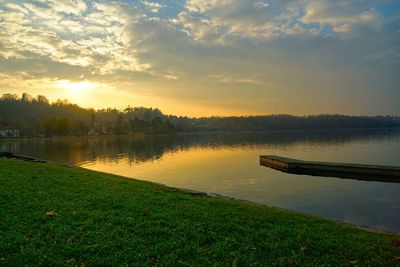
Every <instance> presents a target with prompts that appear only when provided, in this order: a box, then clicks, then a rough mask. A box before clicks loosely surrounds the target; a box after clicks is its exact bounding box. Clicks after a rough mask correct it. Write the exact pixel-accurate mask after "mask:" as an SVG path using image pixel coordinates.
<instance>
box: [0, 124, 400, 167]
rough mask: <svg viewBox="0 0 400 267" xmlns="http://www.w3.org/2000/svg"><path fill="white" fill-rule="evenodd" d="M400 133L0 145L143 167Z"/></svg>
mask: <svg viewBox="0 0 400 267" xmlns="http://www.w3.org/2000/svg"><path fill="white" fill-rule="evenodd" d="M399 136H400V129H354V130H330V131H298V132H268V133H262V132H257V133H234V134H231V133H212V134H208V133H207V134H178V135H155V136H119V137H117V136H103V137H76V138H74V137H67V138H53V139H14V140H3V141H1V140H0V149H1V151H9V150H11V151H12V152H14V153H16V154H22V155H27V156H33V157H38V158H42V159H47V160H50V161H55V162H62V163H66V164H71V165H76V164H79V163H82V162H90V161H94V160H104V161H116V160H120V159H127V160H128V161H130V162H132V163H133V162H145V161H153V160H157V159H160V158H161V157H162V156H163V155H164V154H165V153H167V152H176V151H180V150H190V149H194V148H208V149H221V148H242V149H254V148H256V147H260V146H262V147H271V148H277V147H280V148H289V147H290V146H294V145H302V144H307V145H313V146H317V147H318V146H319V145H321V146H322V145H323V146H327V145H335V146H342V145H346V144H348V143H351V142H358V141H361V142H366V141H367V142H368V141H374V140H384V139H387V140H391V139H393V138H399Z"/></svg>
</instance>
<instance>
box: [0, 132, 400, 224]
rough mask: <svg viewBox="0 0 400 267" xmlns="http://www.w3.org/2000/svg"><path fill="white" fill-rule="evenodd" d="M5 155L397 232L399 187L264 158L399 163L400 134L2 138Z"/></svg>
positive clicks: (304, 133)
mask: <svg viewBox="0 0 400 267" xmlns="http://www.w3.org/2000/svg"><path fill="white" fill-rule="evenodd" d="M0 148H1V150H2V151H4V150H6V151H8V150H11V151H12V152H14V153H16V154H22V155H27V156H33V157H38V158H42V159H46V160H50V161H54V162H59V163H64V164H68V165H73V166H80V167H84V168H88V169H92V170H98V171H103V172H109V173H113V174H118V175H123V176H127V177H132V178H137V179H142V180H148V181H153V182H158V183H163V184H166V185H169V186H173V187H180V188H189V189H194V190H199V191H207V192H214V193H218V194H221V195H225V196H230V197H234V198H239V199H245V200H250V201H254V202H258V203H263V204H267V205H269V206H276V207H280V208H285V209H290V210H295V211H300V212H303V213H307V214H313V215H317V216H322V217H325V218H329V219H333V220H338V221H342V222H347V223H351V224H358V225H364V226H370V227H375V228H378V229H382V230H388V231H395V232H400V184H395V183H382V182H366V181H357V180H348V179H339V178H330V177H315V176H307V175H293V174H287V173H282V172H279V171H276V170H272V169H269V168H266V167H263V166H260V165H259V156H260V155H265V154H272V155H280V156H286V157H291V158H297V159H303V160H316V161H336V162H348V163H365V164H383V165H395V166H396V165H397V166H400V129H353V130H334V131H297V132H268V133H260V132H258V133H213V134H210V133H207V134H178V135H159V136H131V137H129V136H119V137H117V136H102V137H68V138H51V139H14V140H0Z"/></svg>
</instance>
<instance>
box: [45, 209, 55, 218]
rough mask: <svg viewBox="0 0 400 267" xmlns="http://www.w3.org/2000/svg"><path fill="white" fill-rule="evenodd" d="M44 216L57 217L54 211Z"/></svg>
mask: <svg viewBox="0 0 400 267" xmlns="http://www.w3.org/2000/svg"><path fill="white" fill-rule="evenodd" d="M46 216H47V217H54V216H57V212H56V211H54V210H50V211H48V212H46Z"/></svg>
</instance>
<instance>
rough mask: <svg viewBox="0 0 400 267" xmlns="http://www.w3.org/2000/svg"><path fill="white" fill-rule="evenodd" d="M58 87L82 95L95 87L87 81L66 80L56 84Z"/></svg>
mask: <svg viewBox="0 0 400 267" xmlns="http://www.w3.org/2000/svg"><path fill="white" fill-rule="evenodd" d="M58 85H59V87H61V88H64V89H67V90H69V91H71V92H74V93H84V92H86V91H88V90H90V89H91V88H93V87H95V84H94V83H92V82H89V81H81V82H71V81H68V80H61V81H59V82H58Z"/></svg>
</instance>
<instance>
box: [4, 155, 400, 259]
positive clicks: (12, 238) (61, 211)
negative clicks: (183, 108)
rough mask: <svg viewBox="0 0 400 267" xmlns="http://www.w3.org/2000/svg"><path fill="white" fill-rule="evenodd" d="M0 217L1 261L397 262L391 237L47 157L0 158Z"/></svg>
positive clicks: (398, 250)
mask: <svg viewBox="0 0 400 267" xmlns="http://www.w3.org/2000/svg"><path fill="white" fill-rule="evenodd" d="M0 215H1V216H0V265H4V266H18V265H51V266H54V265H71V266H73V265H75V266H96V265H102V266H104V265H107V266H121V265H148V266H151V265H159V266H165V265H168V266H186V265H203V266H209V265H218V266H220V265H222V266H231V265H237V266H248V265H252V266H271V265H272V266H287V265H300V266H320V265H323V266H399V265H400V247H398V246H397V245H398V244H397V243H396V239H399V236H398V235H391V234H378V233H372V232H367V231H363V230H360V229H356V228H354V227H348V226H344V225H340V224H336V223H333V222H330V221H327V220H323V219H319V218H314V217H309V216H304V215H300V214H296V213H292V212H288V211H283V210H280V209H275V208H269V207H265V206H261V205H255V204H251V203H245V202H242V201H237V200H228V199H216V198H209V197H205V196H196V195H191V194H188V193H185V192H182V191H180V190H176V189H173V188H168V187H164V186H159V185H155V184H151V183H147V182H142V181H137V180H133V179H127V178H121V177H117V176H113V175H107V174H102V173H98V172H93V171H89V170H83V169H78V168H70V167H65V166H60V165H56V164H51V163H31V162H24V161H18V160H12V159H4V158H0ZM393 240H394V241H393Z"/></svg>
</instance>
